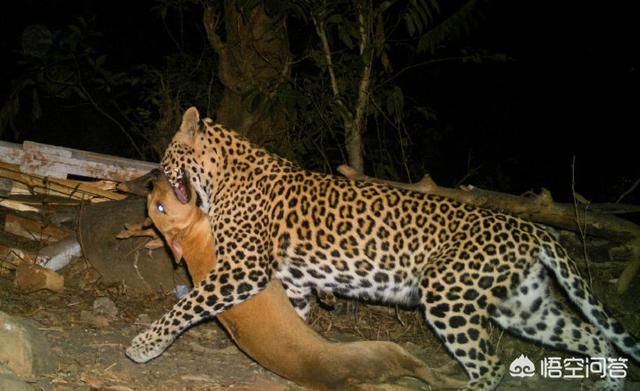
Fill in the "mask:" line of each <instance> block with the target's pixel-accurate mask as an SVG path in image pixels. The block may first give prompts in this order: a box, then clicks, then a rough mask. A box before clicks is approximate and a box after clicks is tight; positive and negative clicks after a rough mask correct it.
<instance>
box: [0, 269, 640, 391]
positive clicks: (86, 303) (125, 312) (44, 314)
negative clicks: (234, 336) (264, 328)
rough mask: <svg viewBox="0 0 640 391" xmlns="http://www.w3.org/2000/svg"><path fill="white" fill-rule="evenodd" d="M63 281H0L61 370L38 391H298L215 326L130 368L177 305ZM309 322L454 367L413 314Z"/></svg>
mask: <svg viewBox="0 0 640 391" xmlns="http://www.w3.org/2000/svg"><path fill="white" fill-rule="evenodd" d="M63 274H64V276H65V280H66V288H65V290H64V292H62V293H58V294H55V293H51V292H35V293H31V294H26V293H24V292H20V291H18V290H17V289H16V288H14V286H13V284H12V281H11V275H10V274H6V275H0V311H4V312H6V313H8V314H10V315H16V316H22V317H26V318H30V319H33V320H34V321H36V322H37V324H38V325H39V327H38V328H39V329H40V330H41V331H42V332H43V333H44V335H45V336H46V337H47V338H48V340H49V342H50V344H51V346H52V355H51V358H50V359H51V360H53V361H54V362H55V363H56V364H55V367H57V370H55V371H54V372H52V373H51V374H48V375H46V376H44V377H43V378H41V379H37V380H38V382H37V383H36V386H38V387H39V388H40V389H45V390H55V391H63V390H64V391H67V390H83V391H89V390H112V391H127V390H227V389H229V390H247V391H249V390H251V391H258V390H283V391H284V390H292V391H296V390H304V388H303V387H300V386H297V385H295V384H293V383H291V382H288V381H287V380H285V379H282V378H280V377H278V376H277V375H275V374H272V373H270V372H268V371H267V370H265V369H263V368H261V367H260V366H259V365H258V364H256V363H255V362H253V361H252V360H251V359H250V358H248V357H247V356H245V355H244V354H243V353H242V352H241V351H239V350H238V349H237V348H236V347H235V345H234V344H233V342H232V341H231V340H230V339H229V337H228V336H227V335H226V332H225V331H224V330H223V329H221V328H220V327H219V325H218V324H217V323H216V322H215V321H211V322H206V323H204V324H200V325H196V326H194V327H192V328H191V329H190V330H188V331H187V332H186V333H185V334H183V335H182V336H181V337H180V338H179V339H178V340H177V341H176V342H175V343H174V344H173V345H172V346H171V347H170V348H169V349H168V350H167V351H166V352H165V353H164V354H163V355H161V356H160V357H159V358H157V359H155V360H153V361H151V362H149V363H147V364H135V363H133V362H132V361H130V360H129V359H127V358H126V357H125V355H124V349H125V348H126V347H127V346H128V344H129V341H130V340H131V339H132V338H133V337H134V336H135V335H136V334H137V333H138V332H139V331H141V330H143V329H144V327H145V324H148V323H149V322H151V321H153V320H154V319H156V318H158V317H160V316H161V315H162V313H163V312H164V311H166V310H167V309H169V308H170V307H171V305H172V304H173V303H174V302H175V300H176V299H175V297H174V296H173V295H172V294H167V295H164V296H161V295H155V296H147V297H131V296H130V295H127V291H126V288H125V287H123V286H118V285H112V286H109V287H105V286H101V284H100V283H98V282H97V280H98V278H97V273H96V272H95V270H93V269H92V268H91V266H90V265H89V264H88V263H87V262H85V261H83V260H82V259H79V260H76V261H75V262H74V263H73V264H72V265H70V266H68V267H67V268H65V269H64V273H63ZM611 290H612V289H610V291H611ZM598 293H601V292H598ZM600 296H601V297H602V294H600ZM99 297H108V298H110V299H111V300H112V301H113V302H114V303H115V305H116V307H117V314H115V315H114V316H113V317H112V319H109V318H108V317H104V316H99V315H95V312H94V311H93V303H94V300H95V299H96V298H99ZM614 301H615V300H614ZM624 314H625V313H624V312H620V313H616V315H617V316H618V318H619V319H621V320H622V321H623V323H624V324H625V325H626V326H627V327H628V328H629V329H630V331H631V332H632V333H634V334H635V335H638V322H637V317H634V316H633V315H632V314H628V315H626V316H625V315H624ZM310 324H311V326H312V327H313V328H314V329H316V330H317V331H319V332H321V333H322V334H323V335H325V336H326V337H328V338H331V339H334V340H356V339H381V340H393V341H396V342H398V343H400V344H401V345H402V346H404V347H405V348H406V349H407V350H409V351H410V352H412V353H414V354H415V355H417V356H418V357H420V358H421V359H423V360H425V361H426V362H427V363H428V364H429V365H430V366H431V367H439V366H441V365H446V364H449V363H451V362H452V361H453V359H452V358H451V356H450V355H449V354H448V353H447V352H446V351H445V350H444V348H443V345H442V344H441V343H440V342H439V341H438V340H437V339H436V338H435V337H434V336H433V334H432V332H431V331H430V330H429V329H428V328H427V327H425V324H424V322H423V321H422V319H421V318H420V316H419V315H418V314H417V313H416V312H414V311H406V310H397V309H395V308H393V307H384V306H372V305H365V304H358V303H355V302H347V301H342V300H341V301H339V303H338V305H337V308H336V309H334V310H333V311H327V310H325V309H322V308H320V307H319V306H317V305H316V306H315V307H314V309H313V312H312V315H311V318H310ZM629 325H631V326H633V327H631V326H629ZM634 327H635V328H634ZM493 337H494V342H496V344H497V346H498V350H499V354H500V355H501V357H503V359H504V361H505V363H507V365H508V364H509V363H510V362H511V360H513V359H514V358H515V357H517V356H519V355H520V354H525V355H527V356H528V357H529V358H530V359H531V360H533V362H539V360H540V359H541V358H543V357H550V356H560V357H567V356H570V355H567V354H566V353H563V352H557V351H552V350H549V349H546V348H543V347H541V346H539V345H536V344H532V343H528V342H525V341H523V340H521V339H519V338H515V337H512V336H510V335H508V334H507V333H503V332H502V331H501V330H499V329H494V330H493ZM457 369H458V374H457V376H459V377H460V378H464V374H463V372H462V370H461V369H460V368H459V367H457ZM629 372H630V374H629V377H628V380H632V381H633V380H635V381H636V382H637V381H638V379H639V378H640V377H639V376H638V373H639V372H638V368H637V367H636V366H632V367H631V368H630V369H629ZM589 383H590V381H589V380H574V381H567V380H555V381H551V380H549V379H543V378H541V377H540V376H536V377H533V378H526V379H524V380H520V379H516V378H512V377H510V375H509V374H507V375H506V376H505V379H504V380H503V382H502V384H501V385H500V388H499V390H513V389H520V390H540V389H542V390H547V389H548V390H551V389H553V390H582V389H585V387H587V388H588V386H589ZM638 384H639V383H635V384H629V383H628V384H627V389H629V390H640V386H638ZM401 385H402V386H404V387H405V388H407V389H415V390H428V389H429V387H428V386H427V385H425V384H423V383H421V382H419V381H417V380H413V379H407V380H406V381H405V380H403V381H402V383H401Z"/></svg>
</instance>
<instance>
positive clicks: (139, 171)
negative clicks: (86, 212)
mask: <svg viewBox="0 0 640 391" xmlns="http://www.w3.org/2000/svg"><path fill="white" fill-rule="evenodd" d="M23 151H24V159H23V162H22V164H21V165H20V168H21V169H22V171H24V172H26V173H31V174H38V175H42V176H53V177H56V178H66V175H67V174H73V175H81V176H86V177H91V178H101V179H110V180H114V181H119V182H120V181H126V180H131V179H133V178H137V177H139V176H142V175H144V174H146V173H147V172H149V171H151V170H153V169H154V168H158V164H157V163H150V162H144V161H140V160H133V159H126V158H121V157H117V156H112V155H106V154H100V153H95V152H88V151H81V150H77V149H72V148H65V147H57V146H52V145H46V144H39V143H34V142H31V141H25V142H24V144H23Z"/></svg>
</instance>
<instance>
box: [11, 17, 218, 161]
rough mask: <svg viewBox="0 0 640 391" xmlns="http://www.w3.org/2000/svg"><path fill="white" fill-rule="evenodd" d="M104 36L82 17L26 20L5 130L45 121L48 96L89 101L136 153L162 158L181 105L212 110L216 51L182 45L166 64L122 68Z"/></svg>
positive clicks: (68, 101) (55, 99) (64, 102)
mask: <svg viewBox="0 0 640 391" xmlns="http://www.w3.org/2000/svg"><path fill="white" fill-rule="evenodd" d="M158 12H159V13H162V12H163V10H160V9H159V10H158ZM99 37H100V34H99V33H98V32H96V31H95V30H94V29H93V28H92V27H91V21H90V20H85V19H84V18H81V17H80V18H77V19H76V22H75V23H73V24H70V25H68V26H67V27H66V28H65V29H61V30H57V31H51V30H49V28H48V27H46V26H43V25H32V26H28V27H27V28H26V29H25V30H24V33H23V38H22V48H21V50H20V53H18V55H19V58H20V62H21V65H22V70H23V71H22V74H21V77H20V78H19V79H17V81H16V82H14V85H13V87H12V92H11V94H10V96H9V99H8V100H7V102H6V103H5V104H4V105H3V107H2V108H1V109H0V135H1V134H3V133H4V132H7V131H12V132H13V135H14V137H15V138H19V131H18V129H17V128H16V126H15V121H16V119H17V118H19V117H20V116H22V117H27V118H29V119H30V120H31V121H32V122H37V121H38V120H40V119H41V118H42V116H43V114H44V113H43V111H42V108H41V104H40V102H41V101H43V100H47V101H52V102H54V104H55V105H76V106H79V107H82V106H85V107H86V108H87V109H89V110H93V111H95V112H96V113H98V114H99V115H100V116H101V117H102V118H103V119H104V120H105V121H107V122H109V123H110V124H111V126H112V128H113V129H114V130H116V131H119V132H120V133H121V134H122V135H123V136H124V137H126V138H127V140H128V141H129V145H130V146H131V149H132V151H131V153H129V154H130V155H133V156H136V157H137V158H143V159H147V160H158V159H159V157H160V156H161V155H162V152H163V150H164V147H165V146H166V145H167V144H168V142H169V141H170V139H171V137H172V136H173V134H174V133H175V129H176V127H177V125H178V124H179V120H180V116H181V113H182V110H183V107H184V106H185V105H198V106H199V107H201V108H202V109H205V110H211V109H212V107H214V106H215V104H216V101H217V99H219V98H218V97H217V96H215V94H214V88H215V86H214V81H215V76H214V70H215V66H216V64H215V58H214V57H213V56H212V55H211V53H210V49H208V48H206V47H205V49H203V51H201V52H200V53H189V52H187V51H185V50H181V51H176V52H174V53H172V54H171V55H169V56H167V57H166V58H165V64H164V66H163V67H153V66H149V65H138V66H134V67H132V68H130V69H126V70H117V69H115V68H116V67H114V66H113V65H111V64H109V61H108V58H107V56H106V55H105V54H103V53H101V52H100V51H98V50H97V49H95V46H96V44H95V41H96V38H99ZM203 85H205V86H207V88H202V86H203ZM217 90H219V89H217ZM132 92H133V93H132ZM27 109H29V110H28V113H27V112H25V111H26V110H27ZM124 152H125V153H126V151H124Z"/></svg>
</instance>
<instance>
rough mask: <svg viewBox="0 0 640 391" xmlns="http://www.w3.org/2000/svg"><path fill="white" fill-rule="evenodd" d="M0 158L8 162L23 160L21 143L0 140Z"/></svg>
mask: <svg viewBox="0 0 640 391" xmlns="http://www.w3.org/2000/svg"><path fill="white" fill-rule="evenodd" d="M0 160H2V161H3V162H5V163H10V164H16V165H20V164H22V161H23V160H24V151H23V150H22V145H20V144H14V143H9V142H6V141H0Z"/></svg>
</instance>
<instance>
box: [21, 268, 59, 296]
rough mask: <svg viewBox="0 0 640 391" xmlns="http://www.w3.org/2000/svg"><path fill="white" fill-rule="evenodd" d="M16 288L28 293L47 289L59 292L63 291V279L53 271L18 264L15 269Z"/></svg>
mask: <svg viewBox="0 0 640 391" xmlns="http://www.w3.org/2000/svg"><path fill="white" fill-rule="evenodd" d="M14 283H15V284H16V286H17V287H18V288H20V289H23V290H25V291H28V292H35V291H39V290H41V289H48V290H50V291H54V292H60V291H61V290H63V289H64V277H62V276H61V275H60V274H58V273H56V272H54V271H53V270H49V269H45V268H43V267H40V266H38V265H32V264H27V263H24V264H20V265H18V267H17V268H16V278H15V280H14Z"/></svg>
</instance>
